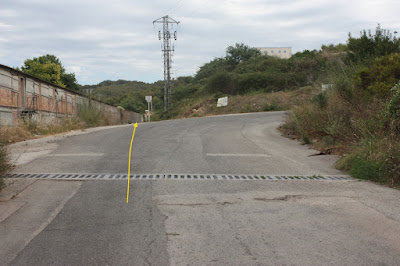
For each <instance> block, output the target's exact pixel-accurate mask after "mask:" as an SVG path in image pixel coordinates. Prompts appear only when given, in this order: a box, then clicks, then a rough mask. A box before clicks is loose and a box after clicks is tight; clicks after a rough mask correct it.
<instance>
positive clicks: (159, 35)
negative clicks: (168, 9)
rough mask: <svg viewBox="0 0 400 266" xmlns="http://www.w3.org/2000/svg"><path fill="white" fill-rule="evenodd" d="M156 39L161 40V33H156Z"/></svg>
mask: <svg viewBox="0 0 400 266" xmlns="http://www.w3.org/2000/svg"><path fill="white" fill-rule="evenodd" d="M158 39H159V40H161V31H158Z"/></svg>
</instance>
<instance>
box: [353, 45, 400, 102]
mask: <svg viewBox="0 0 400 266" xmlns="http://www.w3.org/2000/svg"><path fill="white" fill-rule="evenodd" d="M399 79H400V55H399V54H397V53H396V54H391V55H387V56H384V57H381V58H378V59H376V60H375V62H374V64H373V65H372V66H371V67H369V68H366V67H365V68H361V69H360V70H359V71H358V73H357V75H356V86H357V88H359V89H361V90H363V91H366V92H368V93H370V94H371V95H378V96H381V97H386V96H390V93H391V92H390V89H391V88H392V87H393V86H394V85H395V84H396V83H397V82H398V80H399Z"/></svg>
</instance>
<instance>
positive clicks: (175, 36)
mask: <svg viewBox="0 0 400 266" xmlns="http://www.w3.org/2000/svg"><path fill="white" fill-rule="evenodd" d="M174 39H175V41H176V40H177V39H178V36H177V33H176V31H175V32H174Z"/></svg>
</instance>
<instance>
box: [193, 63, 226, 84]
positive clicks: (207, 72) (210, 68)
mask: <svg viewBox="0 0 400 266" xmlns="http://www.w3.org/2000/svg"><path fill="white" fill-rule="evenodd" d="M225 67H226V60H225V58H215V59H213V60H212V61H210V62H208V63H206V64H204V65H203V66H201V67H200V69H199V71H197V73H196V76H195V80H196V81H199V80H201V79H205V78H209V77H210V76H212V75H213V74H215V72H217V71H220V70H221V71H222V70H224V69H225Z"/></svg>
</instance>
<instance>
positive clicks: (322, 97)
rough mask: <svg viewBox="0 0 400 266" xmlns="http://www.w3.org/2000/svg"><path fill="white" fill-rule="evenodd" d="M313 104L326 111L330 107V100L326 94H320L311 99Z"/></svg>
mask: <svg viewBox="0 0 400 266" xmlns="http://www.w3.org/2000/svg"><path fill="white" fill-rule="evenodd" d="M311 102H313V103H314V104H315V105H317V106H318V107H319V108H321V109H324V108H325V107H326V106H327V105H328V99H327V97H326V92H321V93H318V94H317V95H315V96H314V97H313V98H312V99H311Z"/></svg>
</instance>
